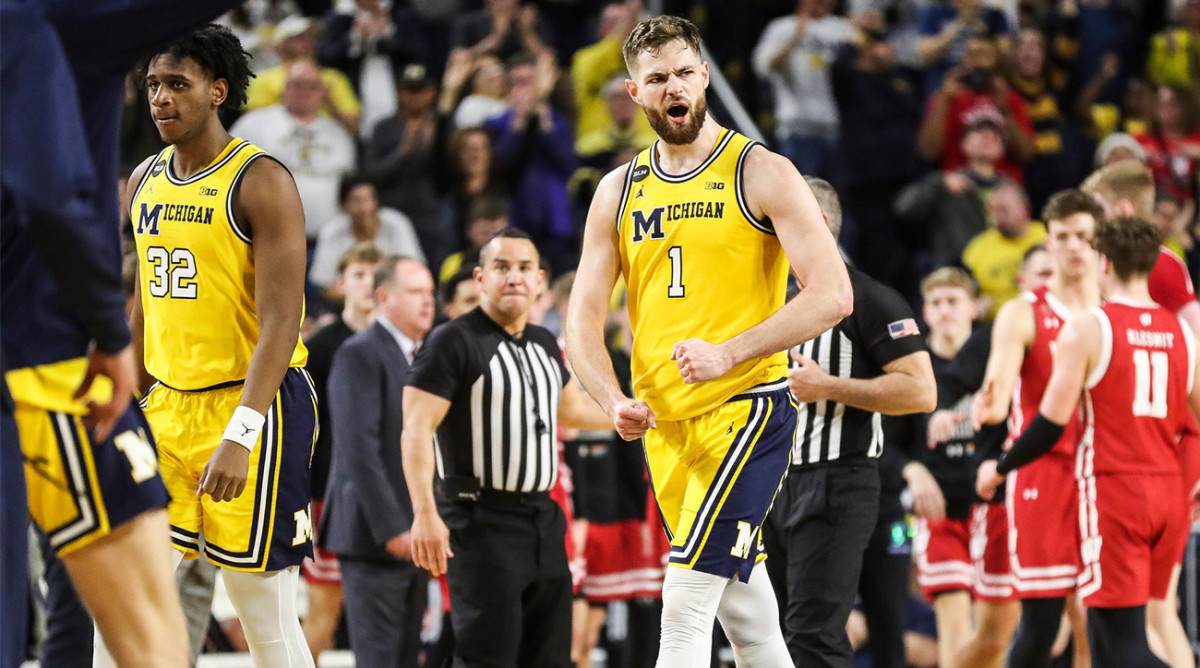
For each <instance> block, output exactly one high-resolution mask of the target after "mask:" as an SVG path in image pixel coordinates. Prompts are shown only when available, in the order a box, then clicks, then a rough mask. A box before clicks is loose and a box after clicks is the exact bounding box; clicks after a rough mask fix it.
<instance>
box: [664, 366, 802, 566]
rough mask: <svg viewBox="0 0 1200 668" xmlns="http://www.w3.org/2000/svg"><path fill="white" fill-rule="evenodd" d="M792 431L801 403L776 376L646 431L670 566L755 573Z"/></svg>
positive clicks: (784, 471) (787, 462)
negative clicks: (692, 414) (698, 412)
mask: <svg viewBox="0 0 1200 668" xmlns="http://www.w3.org/2000/svg"><path fill="white" fill-rule="evenodd" d="M795 431H796V405H795V403H793V399H792V395H791V393H790V392H789V391H788V388H787V381H786V380H779V381H775V382H772V383H766V384H763V385H759V386H757V387H755V388H752V389H751V390H749V391H747V392H744V393H742V394H739V395H737V396H735V397H734V398H732V399H730V400H729V401H728V402H726V403H724V404H721V405H720V406H718V407H717V408H715V409H713V410H711V411H709V412H707V413H704V414H702V415H698V416H696V417H693V418H689V419H687V420H680V421H677V422H667V421H663V420H659V421H658V427H657V428H656V429H651V430H650V431H648V432H647V433H646V436H645V438H644V440H643V442H644V444H645V448H646V464H647V466H648V468H649V470H650V482H651V485H652V486H653V487H654V496H655V499H656V500H657V502H658V509H659V511H660V512H661V513H662V517H663V525H664V527H665V528H666V530H667V536H668V537H669V538H670V540H671V556H670V564H671V565H672V566H676V567H682V568H691V569H695V570H698V571H701V572H704V573H711V574H713V575H719V576H722V577H734V576H737V577H738V578H740V579H741V580H742V581H743V582H744V581H745V580H746V579H747V578H749V577H750V570H751V569H752V568H753V567H754V564H755V563H756V562H757V561H758V560H760V559H762V558H765V555H764V554H763V550H762V540H761V536H760V535H759V531H760V529H761V528H762V524H763V521H764V520H765V519H766V517H767V511H768V510H770V508H771V503H772V502H773V501H774V499H775V494H776V493H777V492H778V491H779V485H780V483H782V481H783V478H784V476H785V475H786V474H787V470H788V466H789V465H790V464H791V452H792V438H793V436H794V434H795Z"/></svg>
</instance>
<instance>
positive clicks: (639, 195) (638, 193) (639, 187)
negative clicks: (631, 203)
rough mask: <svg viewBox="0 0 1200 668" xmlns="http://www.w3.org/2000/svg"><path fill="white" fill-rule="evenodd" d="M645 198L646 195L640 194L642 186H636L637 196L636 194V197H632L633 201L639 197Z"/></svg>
mask: <svg viewBox="0 0 1200 668" xmlns="http://www.w3.org/2000/svg"><path fill="white" fill-rule="evenodd" d="M645 196H646V195H645V194H644V193H643V192H642V186H638V191H637V194H636V195H634V196H633V198H634V199H637V198H639V197H645Z"/></svg>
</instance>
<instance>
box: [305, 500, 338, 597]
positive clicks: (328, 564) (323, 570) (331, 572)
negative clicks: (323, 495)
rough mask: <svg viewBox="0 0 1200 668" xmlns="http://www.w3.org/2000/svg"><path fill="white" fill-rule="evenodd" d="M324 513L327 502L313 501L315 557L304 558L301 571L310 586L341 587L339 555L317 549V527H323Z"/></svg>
mask: <svg viewBox="0 0 1200 668" xmlns="http://www.w3.org/2000/svg"><path fill="white" fill-rule="evenodd" d="M324 511H325V501H324V500H323V499H313V501H312V525H313V548H312V549H313V556H312V557H311V558H310V557H305V558H304V563H302V564H301V565H300V571H301V572H303V573H304V579H305V580H307V581H308V583H309V584H315V585H340V584H342V567H341V566H340V565H338V560H337V555H336V554H334V553H332V552H330V551H328V550H322V549H321V548H319V547H317V527H319V526H321V514H322V513H323V512H324Z"/></svg>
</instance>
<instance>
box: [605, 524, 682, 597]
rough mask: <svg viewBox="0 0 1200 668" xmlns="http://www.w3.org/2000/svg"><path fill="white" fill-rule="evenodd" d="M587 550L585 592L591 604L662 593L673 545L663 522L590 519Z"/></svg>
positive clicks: (657, 595)
mask: <svg viewBox="0 0 1200 668" xmlns="http://www.w3.org/2000/svg"><path fill="white" fill-rule="evenodd" d="M584 550H585V551H584V553H585V555H586V558H587V564H588V572H587V575H586V576H585V577H584V579H583V595H584V596H586V597H587V600H588V602H589V603H607V602H609V601H628V600H631V599H634V598H638V597H652V598H658V597H661V596H662V585H663V577H664V576H665V575H666V570H665V568H666V563H667V557H668V555H669V554H670V552H671V544H670V543H669V542H668V541H667V536H666V533H665V532H664V531H663V530H662V523H661V522H660V523H658V524H650V523H649V522H647V521H645V520H624V521H620V522H605V523H602V524H601V523H596V522H591V523H590V524H588V532H587V544H586V547H585V548H584Z"/></svg>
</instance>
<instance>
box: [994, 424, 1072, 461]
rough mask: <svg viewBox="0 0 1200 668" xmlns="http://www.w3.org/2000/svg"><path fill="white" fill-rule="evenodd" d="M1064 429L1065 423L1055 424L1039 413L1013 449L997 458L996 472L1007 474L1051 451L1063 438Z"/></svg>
mask: <svg viewBox="0 0 1200 668" xmlns="http://www.w3.org/2000/svg"><path fill="white" fill-rule="evenodd" d="M1064 429H1065V427H1063V425H1060V424H1054V423H1053V422H1051V421H1050V420H1048V419H1046V417H1045V416H1044V415H1042V414H1041V413H1038V415H1037V417H1035V418H1034V419H1033V422H1030V423H1029V427H1028V428H1027V429H1026V430H1025V433H1023V434H1021V437H1020V438H1018V439H1017V442H1016V443H1013V446H1012V449H1011V450H1009V451H1008V452H1006V453H1004V454H1003V455H1001V456H1000V459H999V460H997V462H996V473H999V474H1001V475H1005V474H1007V473H1008V472H1009V471H1013V470H1016V469H1019V468H1021V467H1022V466H1025V465H1026V464H1028V463H1030V462H1032V461H1033V460H1035V459H1037V458H1038V457H1041V456H1042V455H1044V454H1046V453H1047V452H1050V451H1051V450H1053V449H1054V444H1055V443H1058V439H1060V438H1062V435H1063V430H1064Z"/></svg>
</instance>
